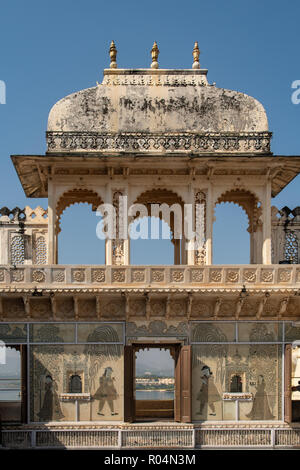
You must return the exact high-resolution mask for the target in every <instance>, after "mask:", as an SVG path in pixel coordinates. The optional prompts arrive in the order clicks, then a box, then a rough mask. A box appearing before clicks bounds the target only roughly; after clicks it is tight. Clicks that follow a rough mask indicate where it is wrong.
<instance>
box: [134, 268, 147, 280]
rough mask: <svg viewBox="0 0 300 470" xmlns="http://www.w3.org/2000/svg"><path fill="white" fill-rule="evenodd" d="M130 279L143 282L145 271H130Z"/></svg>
mask: <svg viewBox="0 0 300 470" xmlns="http://www.w3.org/2000/svg"><path fill="white" fill-rule="evenodd" d="M132 280H133V281H134V282H143V281H144V280H145V272H144V271H141V270H134V271H133V272H132Z"/></svg>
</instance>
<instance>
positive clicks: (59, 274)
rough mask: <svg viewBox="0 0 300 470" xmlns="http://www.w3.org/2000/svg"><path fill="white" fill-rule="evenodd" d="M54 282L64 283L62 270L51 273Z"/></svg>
mask: <svg viewBox="0 0 300 470" xmlns="http://www.w3.org/2000/svg"><path fill="white" fill-rule="evenodd" d="M53 281H54V282H65V271H64V270H63V269H56V270H54V271H53Z"/></svg>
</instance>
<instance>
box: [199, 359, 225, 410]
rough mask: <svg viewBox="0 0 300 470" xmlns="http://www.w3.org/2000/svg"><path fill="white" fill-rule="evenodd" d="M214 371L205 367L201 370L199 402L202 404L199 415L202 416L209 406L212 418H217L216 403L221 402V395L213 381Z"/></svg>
mask: <svg viewBox="0 0 300 470" xmlns="http://www.w3.org/2000/svg"><path fill="white" fill-rule="evenodd" d="M212 375H213V373H212V371H211V370H210V367H208V366H206V365H204V366H203V367H202V369H201V376H200V384H201V385H200V390H199V393H198V395H197V400H198V401H199V402H200V407H199V412H198V413H197V414H198V415H202V414H203V411H204V407H205V405H206V404H207V405H208V407H209V408H210V410H211V411H212V412H211V413H209V414H210V416H216V409H215V403H216V402H217V401H220V400H221V397H220V394H219V392H218V390H217V387H216V386H215V384H214V381H213V379H212Z"/></svg>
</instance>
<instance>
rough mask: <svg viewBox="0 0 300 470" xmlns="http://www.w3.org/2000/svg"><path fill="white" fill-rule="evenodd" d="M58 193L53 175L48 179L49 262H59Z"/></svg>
mask: <svg viewBox="0 0 300 470" xmlns="http://www.w3.org/2000/svg"><path fill="white" fill-rule="evenodd" d="M56 242H57V234H56V194H55V186H54V184H53V181H52V177H50V178H49V181H48V264H56V263H57V247H56Z"/></svg>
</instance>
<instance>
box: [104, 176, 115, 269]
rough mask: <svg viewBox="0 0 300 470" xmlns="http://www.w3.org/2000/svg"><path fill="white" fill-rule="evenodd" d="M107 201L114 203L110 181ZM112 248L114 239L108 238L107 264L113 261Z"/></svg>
mask: <svg viewBox="0 0 300 470" xmlns="http://www.w3.org/2000/svg"><path fill="white" fill-rule="evenodd" d="M105 203H106V204H112V191H111V187H110V184H109V183H108V184H107V186H106V194H105ZM112 248H113V244H112V240H111V239H109V238H107V239H106V240H105V264H107V265H112V263H113V256H112Z"/></svg>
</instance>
